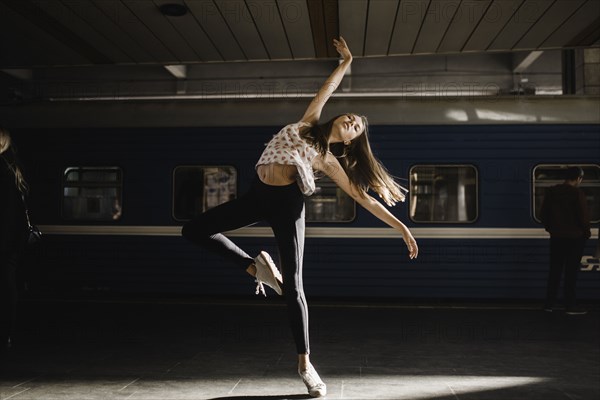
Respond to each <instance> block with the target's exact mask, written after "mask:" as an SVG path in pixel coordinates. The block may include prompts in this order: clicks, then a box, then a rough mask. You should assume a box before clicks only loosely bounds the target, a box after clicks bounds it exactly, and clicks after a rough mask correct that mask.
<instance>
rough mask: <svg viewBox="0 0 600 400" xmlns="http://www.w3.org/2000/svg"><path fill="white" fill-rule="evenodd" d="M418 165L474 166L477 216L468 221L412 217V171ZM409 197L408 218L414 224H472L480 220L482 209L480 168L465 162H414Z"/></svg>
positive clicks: (434, 166) (410, 169) (410, 171)
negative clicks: (423, 219)
mask: <svg viewBox="0 0 600 400" xmlns="http://www.w3.org/2000/svg"><path fill="white" fill-rule="evenodd" d="M417 167H433V168H438V167H443V168H449V167H452V168H459V167H467V168H472V169H473V171H475V217H474V218H473V219H472V220H468V221H417V220H415V219H414V218H413V217H412V215H411V214H412V207H413V200H412V195H411V193H412V192H413V181H412V173H413V170H414V169H415V168H417ZM407 197H408V199H409V200H408V218H409V220H410V221H411V222H412V223H414V224H432V225H434V224H443V225H452V224H460V225H472V224H475V223H477V221H478V220H479V211H480V207H479V200H480V199H479V168H477V166H476V165H475V164H469V163H464V164H447V163H445V164H435V163H429V164H413V165H411V166H410V168H409V170H408V193H407Z"/></svg>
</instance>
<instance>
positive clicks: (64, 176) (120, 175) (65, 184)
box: [60, 165, 124, 223]
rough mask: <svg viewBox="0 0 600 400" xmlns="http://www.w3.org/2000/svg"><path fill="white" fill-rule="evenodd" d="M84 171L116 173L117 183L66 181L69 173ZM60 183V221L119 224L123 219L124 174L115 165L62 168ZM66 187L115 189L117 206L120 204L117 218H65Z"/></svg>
mask: <svg viewBox="0 0 600 400" xmlns="http://www.w3.org/2000/svg"><path fill="white" fill-rule="evenodd" d="M74 170H77V171H80V172H81V171H84V170H91V171H116V172H117V177H118V179H117V181H107V182H87V184H82V183H81V181H80V180H78V181H68V180H67V176H68V174H69V173H70V172H71V171H74ZM61 183H62V190H61V208H60V213H61V219H63V220H65V221H72V222H98V223H106V222H110V223H117V222H119V221H120V220H121V219H122V218H123V209H124V207H123V186H124V173H123V168H122V167H119V166H116V165H111V166H97V165H91V166H85V165H79V166H76V167H64V168H63V169H62V176H61ZM67 187H77V188H79V189H81V188H90V187H91V188H115V189H116V191H117V198H118V200H119V204H120V210H119V215H118V217H117V218H114V217H113V218H112V219H106V218H102V219H100V218H72V217H67V216H66V213H65V198H66V197H69V196H65V189H66V188H67Z"/></svg>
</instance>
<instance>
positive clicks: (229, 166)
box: [171, 164, 240, 222]
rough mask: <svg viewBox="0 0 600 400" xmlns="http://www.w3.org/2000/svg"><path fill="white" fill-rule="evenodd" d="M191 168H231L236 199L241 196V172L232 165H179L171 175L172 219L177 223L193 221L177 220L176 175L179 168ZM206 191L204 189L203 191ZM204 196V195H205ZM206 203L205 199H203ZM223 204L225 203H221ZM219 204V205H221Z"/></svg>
mask: <svg viewBox="0 0 600 400" xmlns="http://www.w3.org/2000/svg"><path fill="white" fill-rule="evenodd" d="M190 167H197V168H231V169H233V171H234V172H235V198H237V197H238V194H239V183H240V180H239V171H238V168H237V167H235V166H234V165H231V164H184V165H177V166H175V167H174V168H173V171H172V173H171V218H173V220H174V221H177V222H187V221H191V219H187V218H185V219H182V218H177V217H176V216H175V173H176V171H177V169H178V168H190ZM203 190H204V189H203ZM203 195H204V194H203ZM203 201H204V199H203ZM220 204H223V203H220ZM220 204H219V205H220ZM206 211H208V210H204V206H203V207H202V212H206Z"/></svg>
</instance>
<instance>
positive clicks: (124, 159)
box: [16, 124, 600, 300]
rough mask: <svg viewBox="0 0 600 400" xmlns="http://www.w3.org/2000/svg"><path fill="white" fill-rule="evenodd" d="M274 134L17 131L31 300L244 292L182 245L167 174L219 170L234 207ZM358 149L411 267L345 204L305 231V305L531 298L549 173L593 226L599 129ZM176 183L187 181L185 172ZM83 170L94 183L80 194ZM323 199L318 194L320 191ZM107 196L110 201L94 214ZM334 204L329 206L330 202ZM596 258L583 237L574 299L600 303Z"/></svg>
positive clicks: (485, 131) (322, 203) (408, 136)
mask: <svg viewBox="0 0 600 400" xmlns="http://www.w3.org/2000/svg"><path fill="white" fill-rule="evenodd" d="M279 128H280V127H276V126H262V127H260V126H252V127H247V128H242V127H216V128H215V127H210V128H208V127H206V128H173V127H169V128H144V129H141V128H95V129H78V128H69V129H46V130H41V129H21V130H19V131H18V132H16V133H17V140H18V143H19V148H20V153H21V155H22V157H23V159H24V161H25V164H26V166H27V168H26V172H27V174H28V177H29V181H30V184H31V188H32V191H31V199H30V203H31V204H30V207H31V209H32V214H33V217H34V219H35V222H36V223H37V224H38V225H41V227H42V229H43V230H44V231H45V233H46V235H45V240H44V244H43V247H41V248H40V249H38V253H37V256H36V262H35V263H32V265H31V266H30V267H29V269H30V273H29V275H30V280H31V284H32V287H35V288H37V290H41V291H55V292H65V291H66V292H70V291H74V292H79V291H91V292H97V291H100V292H116V293H138V294H139V293H150V294H178V295H247V294H252V291H253V284H252V281H251V279H250V277H249V276H247V275H246V274H245V273H244V272H243V271H240V270H237V269H236V268H235V267H234V266H231V265H228V264H227V263H226V262H224V261H222V260H220V259H218V258H216V257H215V256H213V255H211V254H208V253H206V252H204V251H203V250H201V249H199V248H197V247H195V246H193V245H191V244H189V243H187V242H186V241H185V240H184V239H182V238H181V237H180V236H179V231H180V226H181V224H182V223H183V220H185V218H186V212H187V211H186V210H189V205H188V206H186V205H185V204H183V203H182V201H181V200H178V199H177V198H176V197H177V195H176V192H177V191H178V190H179V189H180V186H181V185H183V184H184V183H182V181H181V179H180V180H179V181H178V178H177V171H179V172H182V171H183V172H185V171H188V170H186V169H185V168H186V167H193V166H202V168H205V169H206V168H216V169H215V171H217V172H216V173H217V175H215V176H217V181H218V183H217V185H223V180H222V179H221V180H220V181H219V179H220V178H219V176H221V175H222V174H221V173H222V172H223V171H226V172H227V171H233V172H227V174H226V175H227V177H226V179H225V183H224V184H225V185H226V186H227V190H225V191H224V192H220V193H221V194H220V196H221V200H223V199H226V198H227V197H231V196H233V195H235V193H236V192H237V194H240V193H241V192H243V191H245V190H246V189H247V188H248V187H249V185H250V183H251V181H252V179H253V176H254V163H255V162H256V160H257V159H258V157H259V155H260V151H261V147H262V145H263V144H264V143H265V142H266V141H268V139H269V138H270V137H271V135H273V134H275V133H276V132H277V131H278V129H279ZM371 141H372V146H373V148H374V151H375V152H376V154H377V155H378V156H379V158H380V159H381V160H382V161H383V162H384V164H385V165H386V166H387V167H388V169H389V170H390V171H391V172H392V173H393V174H394V175H396V176H398V177H401V178H404V179H406V185H407V186H409V187H410V189H411V193H410V195H409V196H408V198H407V201H406V202H405V203H402V204H400V205H398V206H396V207H394V208H392V209H391V211H392V212H393V213H394V214H395V215H397V216H398V217H399V218H400V219H401V220H403V221H405V222H406V224H407V225H408V226H409V227H410V228H411V230H412V231H413V232H414V234H415V237H416V238H417V240H418V242H419V246H420V255H419V257H418V259H417V260H414V261H411V260H409V259H408V257H407V254H406V248H405V246H404V243H403V241H402V239H401V238H400V237H399V236H398V235H397V233H395V232H394V231H393V230H392V229H390V228H387V227H386V226H385V225H383V224H382V223H381V222H380V221H378V220H377V219H376V218H374V217H373V216H371V215H370V214H369V213H368V212H366V211H365V210H362V209H361V208H360V207H355V206H354V205H353V204H350V206H348V205H346V206H345V207H346V209H347V210H349V211H348V212H346V213H342V214H343V215H342V217H340V218H338V219H339V221H337V222H336V221H334V219H335V218H333V219H331V220H329V219H321V220H320V221H321V222H309V223H308V224H307V226H308V229H307V239H306V241H307V245H306V255H305V287H306V288H305V289H306V292H307V295H308V296H319V297H352V298H404V299H438V300H446V299H455V300H456V299H541V298H543V296H544V293H545V285H546V276H547V264H548V239H547V238H548V236H547V234H546V233H545V232H544V230H543V227H542V225H541V224H540V223H539V221H537V220H536V209H537V208H538V207H539V201H540V199H541V196H542V194H543V188H544V187H547V186H548V185H550V184H552V183H553V182H556V183H558V178H557V175H556V174H554V172H556V171H558V170H559V169H560V167H561V166H564V165H568V164H577V165H584V166H585V167H586V171H587V172H588V175H587V178H586V185H587V186H586V188H585V189H586V191H587V193H588V200H589V204H590V208H591V209H592V211H593V212H592V214H593V218H595V219H596V224H595V225H594V226H596V227H597V219H598V207H599V205H600V172H599V171H600V163H599V154H600V132H599V129H598V125H574V124H568V125H565V124H560V125H529V124H524V125H466V126H463V125H450V126H449V125H377V126H371ZM219 171H220V172H219ZM183 172H182V173H183ZM188 172H189V174H188V175H187V177H188V178H189V179H193V178H190V177H191V176H193V168H192V169H190V170H189V171H188ZM85 173H87V174H88V175H89V176H91V177H92V178H90V179H89V181H86V178H83V176H84V174H85ZM219 174H221V175H219ZM182 176H185V174H183V175H182ZM232 176H233V178H232ZM182 179H183V178H182ZM189 179H188V180H189ZM197 179H199V181H198V184H197V185H196V186H195V187H196V188H197V189H198V188H199V190H200V194H197V196H199V198H200V199H203V200H199V201H200V202H203V203H204V204H203V206H204V207H205V206H206V205H207V202H211V201H217V202H218V201H219V200H215V198H213V197H210V196H212V195H214V193H212V194H209V193H208V192H206V184H207V182H206V179H207V174H206V171H205V172H204V175H202V176H200V177H199V178H197ZM202 179H204V182H203V181H202ZM219 182H220V183H219ZM86 185H87V186H86ZM202 188H204V190H205V191H204V192H202V190H203V189H202ZM83 189H85V190H87V193H88V194H87V195H86V198H85V199H83V200H84V204H79V203H77V202H79V201H80V200H82V198H81V197H82V196H81V195H78V194H77V193H81V191H82V190H83ZM327 190H329V189H327V188H326V185H325V186H324V189H323V193H325V192H326V191H327ZM102 193H104V195H102ZM107 193H111V194H110V195H109V196H108V197H110V199H112V200H110V201H112V202H113V204H110V205H106V204H102V201H104V200H103V199H102V196H104V197H106V196H105V195H106V194H107ZM223 193H225V195H223ZM223 196H224V197H223ZM329 197H331V196H329ZM333 197H335V198H336V199H337V201H338V203H336V204H337V205H339V201H340V199H339V194H334V195H333ZM331 201H333V200H331V198H329V200H328V199H327V196H326V195H323V196H320V197H319V199H318V200H316V201H315V200H313V201H312V202H311V203H307V212H308V213H309V214H311V215H312V217H313V219H316V220H319V214H318V213H319V212H320V211H319V210H322V209H323V207H328V206H329V205H328V204H329V203H328V202H331ZM77 204H79V205H77ZM78 207H83V208H84V211H83V212H81V210H79V209H78ZM186 207H187V208H186ZM319 207H321V208H319ZM192 208H193V207H192ZM308 208H310V209H308ZM78 210H79V211H78ZM103 210H104V211H103ZM107 210H108V211H107ZM94 212H95V213H96V214H94ZM102 212H104V214H103V215H100V214H102ZM338 214H339V213H338ZM182 215H183V216H182ZM338 216H339V215H338ZM231 235H232V236H233V237H235V239H234V240H236V241H237V242H239V244H241V245H242V247H244V248H245V249H247V251H248V252H249V253H250V254H253V253H257V252H258V251H259V250H260V249H266V250H268V251H271V252H273V253H274V254H276V245H275V241H274V238H273V237H272V234H271V231H270V229H269V228H268V227H267V226H264V225H261V224H257V225H255V226H251V227H245V228H243V229H240V230H238V231H235V232H232V233H231ZM596 237H597V228H595V229H594V235H593V238H594V239H595V238H596ZM596 246H597V240H590V241H589V242H588V245H587V246H586V249H585V257H584V260H583V264H582V271H581V274H580V276H579V283H578V295H579V297H580V298H581V299H588V300H597V299H599V298H600V266H599V265H598V261H597V259H595V258H594V256H595V252H596ZM33 265H35V266H33Z"/></svg>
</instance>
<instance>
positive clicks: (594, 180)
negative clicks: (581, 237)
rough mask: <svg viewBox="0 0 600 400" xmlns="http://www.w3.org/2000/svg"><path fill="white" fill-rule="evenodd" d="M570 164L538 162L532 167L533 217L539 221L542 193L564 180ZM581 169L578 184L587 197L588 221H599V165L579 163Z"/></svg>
mask: <svg viewBox="0 0 600 400" xmlns="http://www.w3.org/2000/svg"><path fill="white" fill-rule="evenodd" d="M570 166H572V165H566V164H540V165H537V166H536V167H535V168H534V169H533V218H534V219H535V220H536V221H537V222H541V221H540V215H539V213H540V209H541V206H542V201H543V199H544V193H545V191H546V189H547V188H549V187H550V186H554V185H558V184H561V183H563V182H564V180H565V179H564V171H565V170H566V169H567V167H570ZM579 166H580V167H581V168H582V169H583V173H584V175H583V181H581V185H580V186H579V187H580V188H581V189H582V190H583V191H584V192H585V195H586V197H587V203H588V209H589V215H590V221H591V222H592V223H598V222H600V165H595V164H588V165H579Z"/></svg>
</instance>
